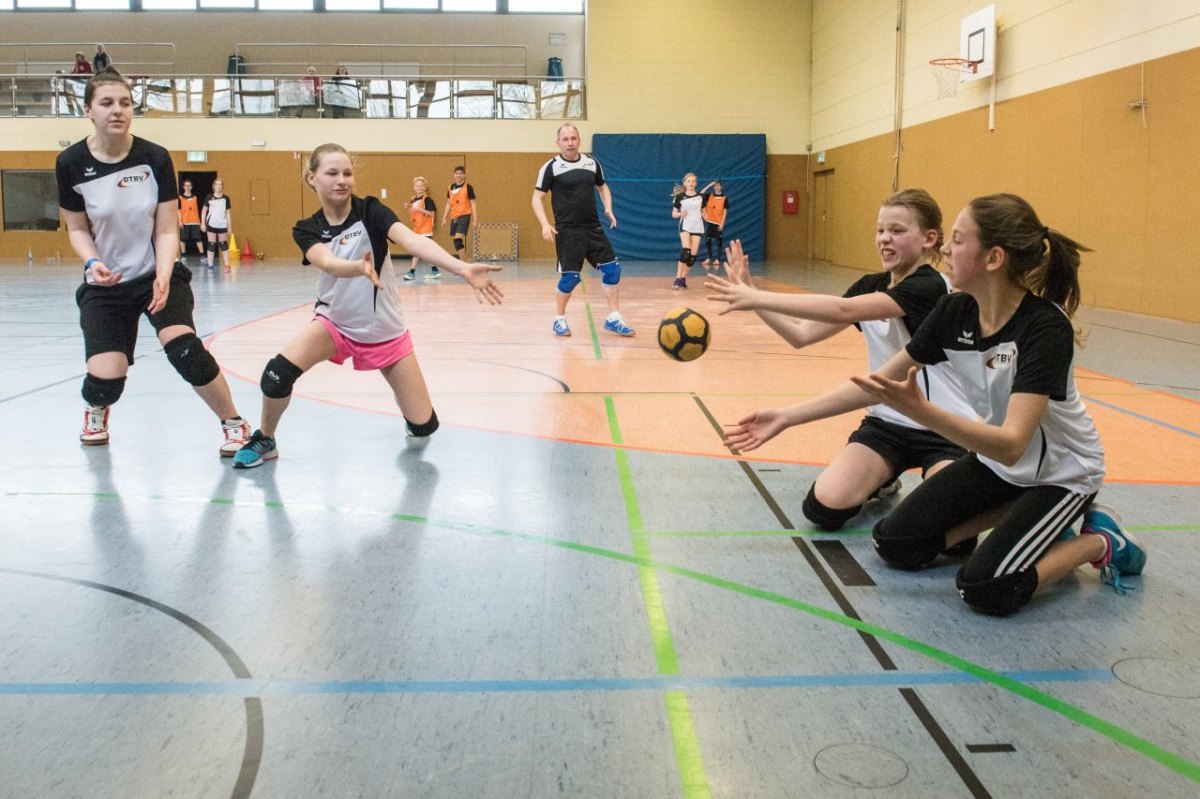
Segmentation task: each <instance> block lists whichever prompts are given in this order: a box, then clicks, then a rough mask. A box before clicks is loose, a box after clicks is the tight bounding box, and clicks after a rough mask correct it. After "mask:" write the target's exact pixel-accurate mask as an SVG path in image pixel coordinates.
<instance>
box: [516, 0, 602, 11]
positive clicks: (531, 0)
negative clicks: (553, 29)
mask: <svg viewBox="0 0 1200 799" xmlns="http://www.w3.org/2000/svg"><path fill="white" fill-rule="evenodd" d="M508 10H509V11H510V12H512V13H513V14H582V13H583V0H508Z"/></svg>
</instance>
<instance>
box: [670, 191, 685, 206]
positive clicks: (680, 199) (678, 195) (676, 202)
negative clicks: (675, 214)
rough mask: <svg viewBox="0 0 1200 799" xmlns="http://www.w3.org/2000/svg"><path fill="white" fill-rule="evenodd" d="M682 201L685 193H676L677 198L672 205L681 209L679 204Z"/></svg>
mask: <svg viewBox="0 0 1200 799" xmlns="http://www.w3.org/2000/svg"><path fill="white" fill-rule="evenodd" d="M681 202H683V195H682V194H676V195H675V200H674V201H673V202H672V203H671V206H672V207H673V208H675V209H676V210H678V209H679V204H680V203H681Z"/></svg>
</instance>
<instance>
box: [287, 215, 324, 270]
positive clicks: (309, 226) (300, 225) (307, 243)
mask: <svg viewBox="0 0 1200 799" xmlns="http://www.w3.org/2000/svg"><path fill="white" fill-rule="evenodd" d="M292 240H293V241H295V242H296V246H298V247H299V248H300V256H301V263H303V264H304V265H305V266H308V265H309V263H310V262H309V260H308V251H309V250H311V249H312V248H313V245H314V244H321V243H322V241H321V230H320V227H319V226H318V225H317V223H316V222H314V221H313V220H312V218H311V217H310V218H308V219H301V220H300V221H299V222H297V223H296V224H295V225H293V226H292Z"/></svg>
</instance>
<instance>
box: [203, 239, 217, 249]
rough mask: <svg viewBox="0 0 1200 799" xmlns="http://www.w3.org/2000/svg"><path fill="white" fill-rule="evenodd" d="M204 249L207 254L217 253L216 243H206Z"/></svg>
mask: <svg viewBox="0 0 1200 799" xmlns="http://www.w3.org/2000/svg"><path fill="white" fill-rule="evenodd" d="M204 249H206V250H208V251H209V252H216V251H217V243H216V242H215V241H209V242H206V243H205V245H204Z"/></svg>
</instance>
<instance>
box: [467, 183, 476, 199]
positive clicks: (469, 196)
mask: <svg viewBox="0 0 1200 799" xmlns="http://www.w3.org/2000/svg"><path fill="white" fill-rule="evenodd" d="M467 199H468V200H474V199H475V187H474V186H472V185H471V184H470V183H468V184H467Z"/></svg>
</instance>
